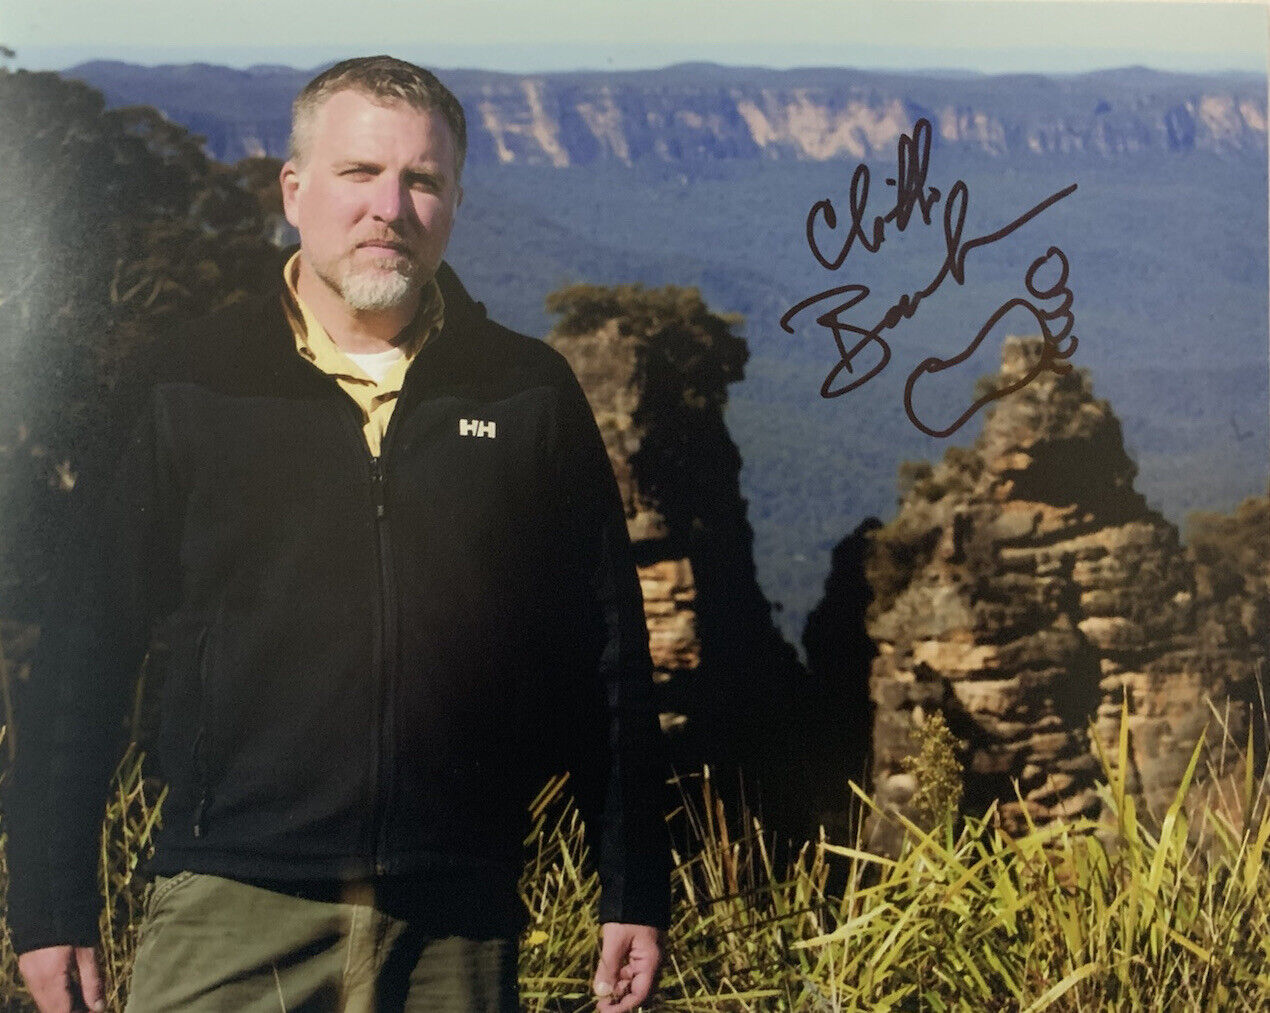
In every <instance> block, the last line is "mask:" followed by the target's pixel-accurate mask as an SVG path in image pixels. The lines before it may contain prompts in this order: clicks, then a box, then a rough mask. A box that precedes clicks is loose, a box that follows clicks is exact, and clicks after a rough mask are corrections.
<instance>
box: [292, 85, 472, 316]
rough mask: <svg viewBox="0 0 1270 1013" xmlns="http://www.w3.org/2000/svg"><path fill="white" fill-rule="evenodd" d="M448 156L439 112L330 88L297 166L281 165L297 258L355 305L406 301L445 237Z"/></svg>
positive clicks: (451, 183) (452, 206) (453, 198)
mask: <svg viewBox="0 0 1270 1013" xmlns="http://www.w3.org/2000/svg"><path fill="white" fill-rule="evenodd" d="M456 161H457V160H456V151H455V146H454V138H453V136H452V135H451V133H450V128H449V125H448V124H447V123H446V122H445V119H444V117H442V116H441V114H440V113H437V112H433V111H429V112H422V111H420V110H418V109H415V108H414V107H412V106H408V105H405V104H403V103H392V104H388V105H384V104H381V103H378V102H376V101H374V100H372V99H371V98H370V97H368V96H367V95H365V94H363V93H362V92H359V91H352V90H346V91H340V92H336V93H335V94H334V95H332V96H331V97H330V98H329V99H327V100H326V102H325V103H323V105H322V106H321V107H320V108H319V109H318V111H317V114H316V116H315V117H314V122H313V124H312V129H311V131H310V133H309V143H308V151H307V153H306V158H305V161H304V165H303V166H302V167H301V166H297V165H295V164H294V163H292V162H287V163H286V165H284V166H283V168H282V201H283V207H284V208H285V210H286V215H287V221H289V222H290V223H291V224H292V225H294V226H295V227H296V229H298V230H299V232H300V247H301V251H302V254H301V256H302V259H303V260H304V261H305V263H307V264H308V266H309V268H310V269H311V270H312V271H313V272H314V274H316V275H317V277H318V278H319V279H320V280H321V281H322V282H324V283H325V284H326V285H327V286H329V287H330V288H331V289H332V290H334V291H335V292H337V293H338V294H339V295H341V296H342V297H343V299H344V301H345V302H346V303H348V305H349V306H350V307H352V308H353V309H355V310H388V309H394V308H396V307H399V306H402V305H405V304H407V303H408V302H409V300H410V299H412V298H413V297H414V296H415V295H416V294H417V293H418V292H419V290H420V289H421V288H422V287H423V285H424V284H425V283H426V282H427V281H428V280H429V279H430V278H431V277H432V275H433V274H434V273H435V271H436V269H437V265H438V264H440V263H441V255H442V254H443V253H444V252H445V246H446V243H447V242H448V241H449V239H450V230H451V228H452V227H453V225H454V213H455V210H456V209H457V208H458V205H459V202H460V201H461V200H462V188H461V187H460V186H459V185H458V181H457V180H456V178H455V176H456Z"/></svg>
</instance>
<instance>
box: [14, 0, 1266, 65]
mask: <svg viewBox="0 0 1270 1013" xmlns="http://www.w3.org/2000/svg"><path fill="white" fill-rule="evenodd" d="M0 44H3V45H6V46H9V47H10V48H12V49H15V50H16V51H17V54H18V56H17V59H16V61H13V62H14V63H16V65H17V66H24V67H30V68H33V69H37V68H38V69H61V68H64V67H67V66H70V65H72V64H74V63H77V62H80V61H82V60H85V59H92V58H103V57H104V58H113V59H124V60H130V61H133V62H138V63H147V64H153V63H183V62H190V61H195V60H203V61H207V62H214V63H222V64H228V65H230V66H247V65H250V64H252V63H284V64H290V65H293V66H298V67H311V66H314V65H316V64H319V63H323V62H326V61H330V60H333V59H338V58H342V57H345V56H349V55H354V54H360V53H367V52H391V53H393V54H394V55H397V56H401V57H404V58H407V59H413V60H417V61H418V62H421V63H426V64H430V65H432V66H436V67H481V68H486V69H493V70H508V71H545V70H562V69H579V68H598V69H622V68H636V67H659V66H664V65H666V64H669V63H676V62H680V61H685V60H712V61H715V62H718V63H729V64H752V65H763V66H770V67H793V66H856V67H891V68H897V69H925V68H931V69H934V68H962V69H967V70H978V71H985V72H989V73H993V72H1003V71H1020V70H1029V71H1043V72H1051V73H1052V72H1061V71H1082V70H1090V69H1095V68H1100V67H1115V66H1126V65H1129V64H1144V65H1147V66H1152V67H1157V68H1160V69H1172V70H1188V71H1208V70H1244V71H1253V72H1258V73H1264V72H1265V70H1266V52H1267V8H1266V7H1265V6H1263V5H1262V4H1261V3H1211V4H1208V3H1205V4H1193V3H1161V2H1125V3H1120V2H1107V0H1083V2H1066V3H1058V2H1048V0H970V2H961V0H879V2H857V0H426V2H419V0H413V2H409V0H359V2H358V3H357V5H356V6H355V7H354V6H353V5H351V4H349V3H348V0H339V2H333V0H302V2H301V0H273V2H268V3H261V2H260V0H219V2H216V3H208V2H207V0H198V2H197V3H195V2H190V0H133V2H129V3H117V2H104V3H103V2H101V0H39V2H32V0H0Z"/></svg>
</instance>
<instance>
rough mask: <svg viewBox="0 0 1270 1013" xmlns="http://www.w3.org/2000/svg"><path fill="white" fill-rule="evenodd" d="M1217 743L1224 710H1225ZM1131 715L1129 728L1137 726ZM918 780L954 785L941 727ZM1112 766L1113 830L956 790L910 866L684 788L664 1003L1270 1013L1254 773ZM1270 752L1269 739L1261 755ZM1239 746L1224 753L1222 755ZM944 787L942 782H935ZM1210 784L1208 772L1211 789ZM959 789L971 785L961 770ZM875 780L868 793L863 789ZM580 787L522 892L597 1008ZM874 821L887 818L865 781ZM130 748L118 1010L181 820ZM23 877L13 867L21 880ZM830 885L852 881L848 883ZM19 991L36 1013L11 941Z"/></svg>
mask: <svg viewBox="0 0 1270 1013" xmlns="http://www.w3.org/2000/svg"><path fill="white" fill-rule="evenodd" d="M1214 714H1215V718H1216V719H1217V720H1216V721H1215V722H1214V724H1215V726H1216V727H1217V729H1218V734H1223V733H1224V730H1225V728H1224V724H1223V723H1222V721H1221V720H1220V719H1221V715H1219V714H1217V713H1216V712H1214ZM1126 716H1127V714H1126ZM925 728H926V730H925V731H924V732H921V731H919V739H922V736H923V735H925V736H926V738H925V740H923V744H924V745H926V746H927V749H926V751H925V754H924V755H925V758H924V759H922V760H919V762H918V764H917V770H916V773H917V774H918V779H919V783H928V784H934V783H937V782H938V778H939V776H940V771H941V770H942V772H943V774H944V775H946V774H947V762H948V760H947V748H946V741H945V745H944V746H943V747H941V746H940V745H939V742H937V741H936V739H938V738H939V737H940V736H942V735H944V733H943V732H941V731H940V730H939V729H940V723H939V722H937V721H928V722H926V725H925ZM1121 729H1122V731H1121V734H1120V738H1119V741H1118V744H1117V750H1116V753H1115V755H1113V756H1110V757H1105V756H1104V757H1102V759H1103V766H1104V773H1105V782H1104V783H1103V784H1101V785H1100V790H1101V793H1102V796H1103V800H1104V802H1105V812H1106V818H1104V819H1103V820H1098V821H1095V820H1088V819H1079V820H1072V821H1069V822H1060V823H1054V824H1050V825H1047V826H1044V827H1035V826H1030V827H1029V828H1028V832H1027V833H1026V834H1023V835H1021V836H1012V835H1010V834H1007V833H1006V832H1005V831H1003V830H1002V829H1001V828H1000V826H999V825H998V824H997V821H996V820H995V818H994V817H995V810H994V809H993V810H989V812H988V813H987V814H985V815H984V816H983V817H980V818H965V819H960V818H958V817H957V816H956V815H955V810H954V809H951V808H949V807H948V806H947V805H946V804H945V801H946V799H945V800H944V801H941V799H940V797H938V795H939V793H938V792H935V793H934V795H933V796H932V795H931V793H927V796H926V803H927V804H926V811H927V812H928V813H933V814H942V815H938V816H937V818H936V819H935V820H934V822H933V823H932V824H931V825H929V826H919V825H918V824H917V823H914V822H912V821H910V820H907V819H905V818H904V817H902V816H899V815H896V814H893V813H880V812H878V813H877V816H878V818H882V819H894V820H898V821H899V822H900V823H901V824H902V826H903V827H904V829H905V837H904V844H903V847H902V850H901V852H900V854H899V855H898V856H896V857H886V856H881V855H876V854H872V853H869V852H868V851H867V850H865V848H864V847H863V846H862V843H861V841H862V837H861V835H857V839H856V841H855V842H854V845H853V846H847V845H844V844H839V843H832V842H829V841H825V840H820V841H814V842H808V843H807V844H805V845H804V846H803V847H802V848H801V849H800V850H799V851H797V852H796V854H795V856H794V857H793V858H792V859H791V860H789V861H787V862H785V863H784V864H781V865H779V866H778V864H777V863H776V862H775V861H774V860H773V858H772V855H773V848H772V842H771V841H770V840H769V839H768V838H767V837H766V836H765V834H764V832H763V828H762V824H761V821H760V820H758V819H756V818H753V817H751V816H749V815H748V814H743V813H737V814H728V813H727V812H726V811H725V807H724V805H723V802H722V801H721V800H720V798H719V797H718V794H717V792H716V790H715V787H714V785H713V784H712V782H711V778H710V774H709V771H708V770H707V771H703V772H701V773H700V774H698V775H695V776H693V777H687V778H684V779H682V781H681V783H680V790H681V795H682V798H683V804H682V806H681V807H680V808H679V809H678V810H677V811H676V812H675V813H673V814H671V815H670V817H669V819H670V820H671V821H672V822H674V823H675V824H676V827H677V829H678V833H677V834H676V839H678V840H687V841H688V842H689V845H688V847H687V849H686V851H685V852H683V853H678V852H677V853H676V855H675V866H674V871H673V890H674V906H673V924H672V926H671V930H670V932H669V934H668V949H667V953H666V959H665V965H664V972H663V977H662V987H661V992H660V995H659V997H658V998H657V1000H656V1002H655V1003H654V1004H653V1006H654V1008H660V1009H666V1010H729V1011H732V1010H735V1011H747V1010H753V1011H768V1010H771V1011H786V1010H788V1011H838V1010H843V1011H845V1010H859V1011H871V1013H872V1011H886V1010H895V1011H901V1010H903V1011H927V1010H929V1011H942V1010H962V1011H977V1013H978V1011H1012V1013H1023V1011H1026V1013H1039V1011H1041V1010H1051V1011H1082V1013H1095V1011H1105V1010H1123V1011H1138V1010H1179V1011H1180V1010H1185V1011H1213V1013H1217V1011H1228V1010H1240V1011H1243V1010H1270V877H1268V876H1267V871H1268V870H1267V851H1268V842H1270V804H1268V803H1267V792H1266V780H1265V778H1264V777H1262V778H1257V777H1255V776H1254V772H1253V769H1252V766H1251V765H1245V767H1244V769H1243V770H1242V771H1241V772H1240V776H1239V778H1238V780H1237V782H1236V783H1237V785H1238V787H1237V790H1236V791H1235V792H1234V794H1233V796H1232V795H1230V794H1227V795H1225V796H1219V794H1218V793H1219V792H1220V790H1221V786H1223V785H1229V784H1231V783H1232V781H1231V777H1230V775H1231V773H1232V772H1231V771H1223V770H1207V769H1203V768H1201V761H1202V759H1203V758H1204V757H1205V756H1207V755H1209V753H1208V752H1207V751H1206V747H1205V742H1204V741H1203V740H1201V742H1200V743H1199V744H1197V745H1196V747H1195V751H1194V753H1193V755H1192V757H1191V762H1190V766H1189V767H1188V769H1187V771H1186V776H1185V778H1184V780H1183V783H1182V784H1181V786H1180V787H1179V789H1178V792H1177V795H1176V797H1175V798H1174V800H1173V802H1172V804H1171V805H1170V806H1169V808H1168V811H1167V812H1166V813H1165V814H1164V815H1163V818H1162V820H1160V821H1158V822H1157V821H1155V820H1152V819H1149V818H1145V819H1144V818H1142V817H1141V815H1140V814H1139V809H1138V804H1137V803H1136V802H1135V799H1134V797H1133V796H1132V795H1131V794H1130V793H1129V792H1128V790H1127V788H1126V779H1125V773H1124V772H1125V771H1127V770H1128V769H1129V763H1128V759H1129V738H1128V731H1127V729H1128V722H1127V721H1124V722H1122V723H1121ZM1247 748H1248V750H1249V755H1251V748H1252V741H1251V738H1250V739H1249V742H1248V743H1247ZM1217 752H1220V751H1217ZM923 775H924V779H923ZM1199 775H1205V776H1202V777H1201V776H1199ZM945 784H946V785H947V790H953V787H954V786H953V784H952V782H950V781H947V779H946V777H945ZM853 787H854V786H853ZM566 789H567V785H566V784H565V783H564V782H563V781H555V782H552V783H551V784H549V785H547V786H546V787H545V788H544V790H543V792H542V794H541V795H540V796H539V798H538V799H537V800H536V802H535V803H534V806H533V808H532V816H533V824H534V831H533V833H532V835H531V837H530V839H529V842H528V845H529V848H528V856H529V857H528V861H527V864H526V870H525V876H524V879H523V880H522V883H521V889H522V895H523V897H524V900H525V903H526V906H527V908H528V910H529V912H530V918H531V922H530V925H529V927H528V929H527V930H526V932H525V935H524V937H523V938H522V940H521V966H520V981H521V989H522V995H523V1005H524V1008H525V1009H526V1010H530V1011H572V1010H582V1009H588V1008H591V1005H592V1000H591V999H590V988H589V983H590V980H591V975H592V973H593V970H594V966H595V960H596V957H597V938H598V932H597V929H598V926H597V925H596V922H595V911H596V902H597V897H598V883H597V879H596V876H595V874H594V872H593V871H591V869H590V865H589V863H588V861H587V855H586V847H585V843H584V838H583V832H582V830H583V828H582V825H581V822H580V820H579V818H578V815H577V812H576V810H574V809H573V807H572V806H571V804H570V803H569V801H568V799H567V792H566ZM855 792H856V795H857V799H858V805H859V807H860V809H859V812H858V813H857V816H860V815H864V814H867V813H869V812H876V809H877V807H876V805H875V803H874V802H873V801H872V800H871V799H870V798H869V796H868V795H867V794H866V793H865V792H864V791H862V790H861V789H859V788H858V787H856V788H855ZM152 795H153V788H152V787H151V784H150V782H148V781H146V780H144V779H143V777H142V764H141V758H140V757H139V756H138V755H137V753H136V751H135V750H130V751H129V753H128V754H127V755H126V756H125V758H124V761H123V763H122V764H121V765H120V767H119V770H118V772H117V774H116V777H115V782H114V786H113V788H112V793H111V797H110V802H109V806H108V810H107V813H106V819H105V825H104V830H105V832H104V834H103V851H102V889H103V894H104V897H105V901H106V904H105V911H104V913H103V918H102V955H103V962H104V964H105V968H106V974H107V981H108V993H109V997H110V1007H109V1008H111V1009H112V1010H120V1009H122V1006H123V1002H124V1000H125V998H126V990H127V979H128V974H129V969H130V967H131V962H132V957H133V954H134V952H135V941H136V928H137V921H138V918H139V915H140V912H141V911H142V909H143V904H144V900H145V896H146V891H147V889H148V885H147V884H144V883H143V882H141V879H140V877H139V876H137V875H136V871H135V870H136V867H137V862H138V859H139V858H140V856H141V855H143V854H144V853H145V852H146V850H147V849H148V848H149V842H150V838H151V834H152V832H153V830H154V827H155V825H156V823H157V822H158V819H159V815H160V812H161V803H162V796H161V795H157V796H154V797H151V796H152ZM0 871H3V870H0ZM830 884H837V885H836V886H833V887H831V886H830ZM0 990H2V991H0V995H3V996H4V997H5V999H6V1000H7V1002H6V1005H5V1008H7V1009H14V1010H18V1009H25V1008H28V1007H27V1006H26V1005H24V993H23V991H22V989H21V987H20V985H19V981H18V977H17V969H16V962H15V960H14V956H13V952H12V949H11V947H10V946H9V944H8V941H7V935H3V934H0Z"/></svg>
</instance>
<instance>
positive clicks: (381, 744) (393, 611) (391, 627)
mask: <svg viewBox="0 0 1270 1013" xmlns="http://www.w3.org/2000/svg"><path fill="white" fill-rule="evenodd" d="M389 424H390V425H391V420H389ZM385 435H386V434H385ZM363 445H364V444H363ZM367 450H368V451H369V448H367ZM370 475H371V492H372V497H373V501H374V505H375V532H376V535H377V545H376V548H377V552H378V555H379V600H380V623H379V630H380V646H379V670H380V679H379V680H378V682H379V686H380V689H381V692H382V699H381V700H380V701H379V702H378V706H377V707H376V714H377V715H378V716H379V717H380V719H381V721H382V724H381V725H380V728H379V730H378V735H377V736H376V756H375V809H374V812H375V820H374V825H375V836H374V861H375V872H376V873H377V874H378V875H381V876H382V875H385V874H386V873H387V872H388V871H389V868H388V811H389V806H390V805H391V802H392V789H393V783H392V780H393V779H392V766H393V757H394V754H395V751H396V742H395V739H396V735H395V720H396V718H395V707H394V704H395V702H396V698H397V667H398V658H399V655H400V648H399V645H398V643H397V641H398V639H399V635H398V629H397V625H398V623H397V596H396V581H395V580H394V579H393V568H392V545H391V540H390V538H389V531H388V505H387V499H386V497H385V495H384V463H383V456H382V447H381V456H378V457H376V456H373V455H372V456H371V458H370Z"/></svg>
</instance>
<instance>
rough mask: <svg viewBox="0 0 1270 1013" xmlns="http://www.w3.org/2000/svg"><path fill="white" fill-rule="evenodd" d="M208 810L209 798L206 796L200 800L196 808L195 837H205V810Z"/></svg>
mask: <svg viewBox="0 0 1270 1013" xmlns="http://www.w3.org/2000/svg"><path fill="white" fill-rule="evenodd" d="M206 808H207V796H206V795H204V796H203V797H202V798H200V799H199V800H198V805H196V806H195V807H194V836H195V837H202V836H203V810H204V809H206Z"/></svg>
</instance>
